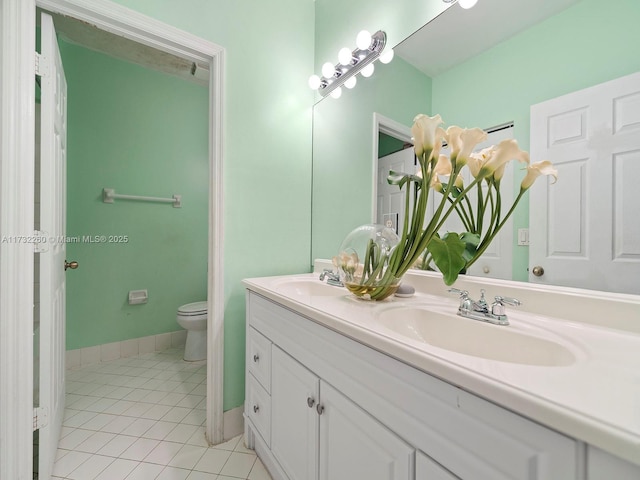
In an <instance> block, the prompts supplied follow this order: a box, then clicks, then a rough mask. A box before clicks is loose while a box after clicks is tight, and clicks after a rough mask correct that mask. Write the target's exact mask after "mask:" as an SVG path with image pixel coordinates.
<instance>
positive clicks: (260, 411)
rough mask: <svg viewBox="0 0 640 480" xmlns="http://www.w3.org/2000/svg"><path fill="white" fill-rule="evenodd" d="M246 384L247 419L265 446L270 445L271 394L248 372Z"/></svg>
mask: <svg viewBox="0 0 640 480" xmlns="http://www.w3.org/2000/svg"><path fill="white" fill-rule="evenodd" d="M248 385H249V390H248V391H247V403H246V410H247V413H248V414H249V419H250V420H251V421H252V422H253V424H254V425H255V427H256V429H257V430H258V432H259V433H260V435H261V436H262V438H263V439H264V441H265V443H266V444H267V446H269V447H270V446H271V396H270V395H269V394H268V393H267V391H266V390H265V389H264V388H262V385H260V384H259V383H258V381H257V380H256V379H255V377H254V376H253V375H251V374H249V382H248Z"/></svg>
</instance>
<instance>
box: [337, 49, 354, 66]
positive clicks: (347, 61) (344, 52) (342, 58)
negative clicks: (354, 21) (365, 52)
mask: <svg viewBox="0 0 640 480" xmlns="http://www.w3.org/2000/svg"><path fill="white" fill-rule="evenodd" d="M351 59H352V55H351V50H349V49H348V48H347V47H344V48H341V49H340V51H339V52H338V61H339V62H340V64H341V65H351Z"/></svg>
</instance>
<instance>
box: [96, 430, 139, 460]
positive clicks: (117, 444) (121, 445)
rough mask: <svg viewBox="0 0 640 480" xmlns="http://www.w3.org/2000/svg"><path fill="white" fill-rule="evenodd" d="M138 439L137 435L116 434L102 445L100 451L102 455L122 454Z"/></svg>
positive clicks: (115, 455) (113, 455)
mask: <svg viewBox="0 0 640 480" xmlns="http://www.w3.org/2000/svg"><path fill="white" fill-rule="evenodd" d="M136 440H138V439H137V438H136V437H130V436H127V435H116V436H114V437H113V438H112V439H111V440H109V441H108V442H107V443H106V444H104V445H103V446H102V448H101V449H100V450H98V453H99V454H100V455H107V456H109V457H119V456H121V455H122V454H123V453H124V452H125V451H126V450H127V449H128V448H129V447H130V446H131V445H133V444H134V443H135V441H136Z"/></svg>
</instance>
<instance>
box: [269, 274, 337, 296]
mask: <svg viewBox="0 0 640 480" xmlns="http://www.w3.org/2000/svg"><path fill="white" fill-rule="evenodd" d="M275 290H276V291H277V292H278V293H281V294H283V295H290V296H293V297H335V296H340V295H346V294H347V293H349V292H348V291H347V290H346V289H345V288H344V287H334V286H333V285H327V284H326V283H323V282H321V281H320V280H318V279H317V278H316V279H312V278H297V279H290V280H285V281H283V282H281V283H278V284H277V285H276V286H275Z"/></svg>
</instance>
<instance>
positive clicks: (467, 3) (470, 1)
mask: <svg viewBox="0 0 640 480" xmlns="http://www.w3.org/2000/svg"><path fill="white" fill-rule="evenodd" d="M458 3H459V4H460V6H461V7H462V8H465V9H468V8H471V7H473V6H474V5H475V4H476V3H478V0H458Z"/></svg>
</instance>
